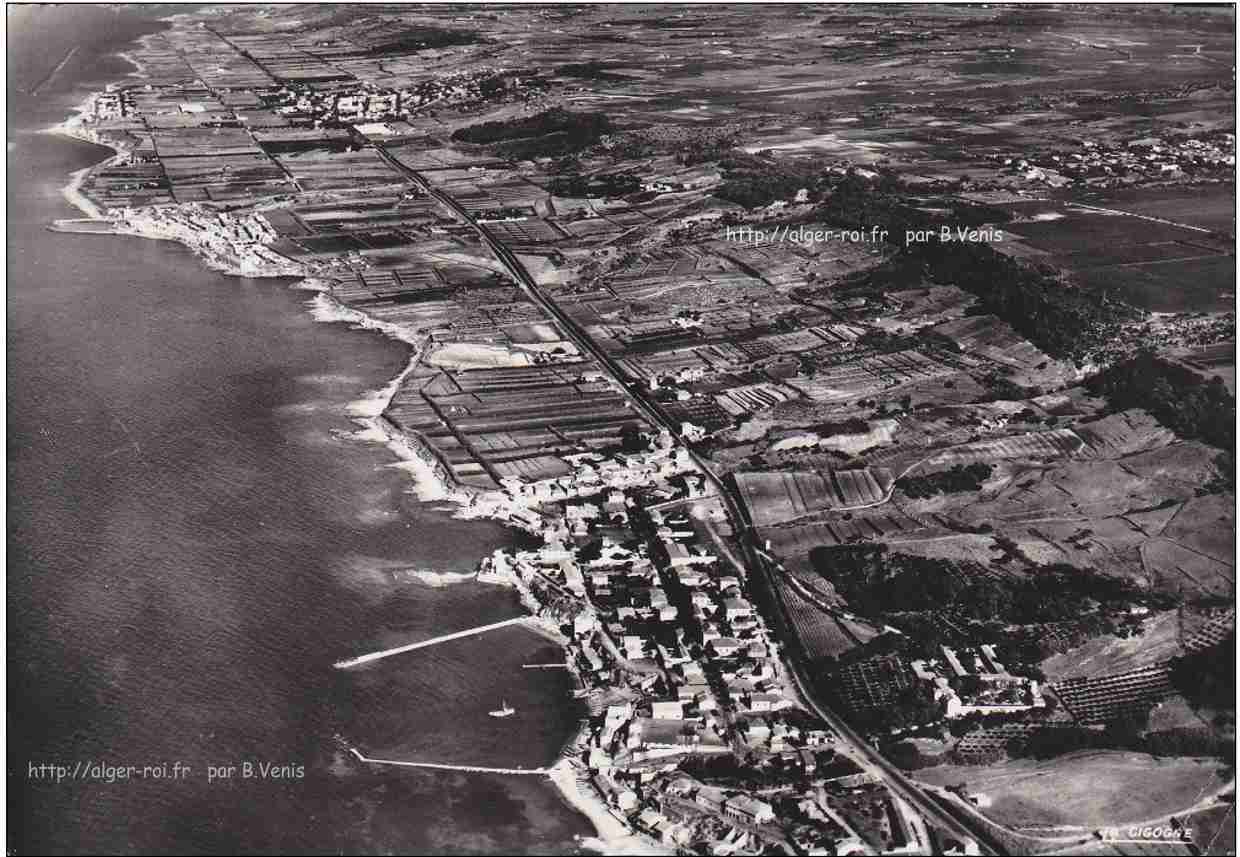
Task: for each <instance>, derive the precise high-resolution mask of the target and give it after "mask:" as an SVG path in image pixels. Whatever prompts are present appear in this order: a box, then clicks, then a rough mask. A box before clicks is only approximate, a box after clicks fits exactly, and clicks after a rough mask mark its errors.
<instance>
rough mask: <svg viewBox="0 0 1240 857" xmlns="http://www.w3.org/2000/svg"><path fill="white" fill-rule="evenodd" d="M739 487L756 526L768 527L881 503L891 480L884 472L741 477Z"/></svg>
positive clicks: (783, 473)
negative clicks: (814, 515)
mask: <svg viewBox="0 0 1240 857" xmlns="http://www.w3.org/2000/svg"><path fill="white" fill-rule="evenodd" d="M736 484H737V487H739V488H740V491H741V496H742V497H743V498H744V499H745V505H746V506H747V507H748V508H749V514H750V516H751V518H752V519H753V522H754V526H757V527H766V526H770V525H772V524H777V523H780V522H782V521H790V520H795V519H797V518H803V517H805V516H807V515H812V514H814V513H816V512H823V511H827V510H830V509H839V508H848V507H856V506H859V505H864V504H867V503H877V502H880V501H881V500H882V499H883V498H884V496H885V495H886V490H887V487H890V484H891V476H890V474H889V473H887V472H886V471H885V470H883V469H882V468H873V469H872V468H868V467H866V468H862V469H859V470H836V471H827V472H825V473H820V472H815V471H791V472H774V473H738V474H736Z"/></svg>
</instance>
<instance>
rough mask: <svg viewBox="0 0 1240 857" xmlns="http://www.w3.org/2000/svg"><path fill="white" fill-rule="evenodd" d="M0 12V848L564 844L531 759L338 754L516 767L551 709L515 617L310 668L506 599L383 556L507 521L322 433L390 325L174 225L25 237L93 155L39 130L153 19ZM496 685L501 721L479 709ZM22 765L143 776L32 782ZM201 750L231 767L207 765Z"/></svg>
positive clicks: (378, 449) (454, 626) (491, 531)
mask: <svg viewBox="0 0 1240 857" xmlns="http://www.w3.org/2000/svg"><path fill="white" fill-rule="evenodd" d="M135 8H137V7H135ZM144 14H147V15H151V14H158V12H157V11H154V10H152V8H151V7H146V9H145V10H144ZM8 15H9V17H8V53H7V63H8V86H9V90H8V97H9V117H8V118H9V126H8V127H9V131H8V135H9V136H8V141H7V142H8V149H9V151H8V162H7V169H8V200H7V201H8V218H9V219H8V236H7V240H8V270H7V274H8V289H7V310H8V329H7V337H6V351H7V357H8V376H7V381H8V384H7V402H6V403H7V406H8V426H7V428H8V462H9V464H8V557H7V559H8V590H7V594H8V620H9V626H8V627H9V636H8V670H9V673H8V675H9V679H8V694H9V703H8V723H9V744H8V777H9V779H8V783H9V801H10V804H9V809H10V813H9V841H8V849H9V850H10V851H12V852H17V853H48V852H54V853H135V854H137V853H150V852H164V851H176V852H184V853H209V854H215V853H225V852H227V853H264V852H265V853H270V852H276V851H306V852H310V853H328V852H332V853H338V852H364V853H391V852H417V851H427V850H429V851H435V852H448V853H480V852H512V851H516V852H539V853H552V852H564V851H571V850H574V847H575V846H574V836H576V835H580V834H588V833H589V832H590V829H589V826H588V824H587V823H586V821H585V820H584V819H583V818H581V817H580V816H579V815H577V814H576V813H575V812H573V811H572V810H571V809H569V808H568V807H567V806H565V805H564V804H563V802H562V801H561V800H560V797H559V795H558V794H557V793H556V792H555V791H554V789H553V788H552V787H551V786H550V784H549V783H546V782H544V781H542V780H540V779H538V778H534V777H508V778H502V777H490V776H478V775H467V774H462V775H457V774H438V773H425V772H414V771H375V770H363V769H360V768H358V767H357V766H355V765H353V764H350V763H349V762H348V761H347V760H346V759H345V758H344V756H343V754H342V753H341V752H340V750H339V748H338V747H337V745H336V744H335V743H334V742H333V740H332V736H333V735H335V734H337V733H339V734H341V735H343V736H345V737H347V738H348V739H350V740H351V741H353V742H355V743H357V744H358V745H359V746H361V747H363V748H365V749H366V750H367V751H370V752H371V754H372V755H376V756H385V757H389V758H403V759H412V760H425V761H435V762H458V761H459V762H473V763H484V764H491V765H501V766H516V765H523V766H526V767H534V766H537V765H541V764H545V763H547V762H549V761H551V760H553V759H554V757H555V755H556V753H557V752H558V750H559V749H560V747H561V746H562V744H563V742H564V741H565V740H566V738H567V737H568V736H569V735H570V734H571V732H572V731H573V729H574V727H575V724H576V719H577V717H578V716H579V714H580V711H579V710H578V709H577V708H576V707H574V705H573V704H572V703H571V700H570V699H569V694H568V687H567V679H566V677H565V676H564V675H563V674H561V673H559V672H557V671H549V670H522V669H521V668H520V665H521V664H522V663H526V662H530V661H540V660H541V661H545V660H548V659H553V658H557V657H558V651H557V650H556V648H555V647H554V646H551V645H549V644H548V643H546V642H545V641H543V640H541V639H540V638H538V637H536V636H534V635H532V634H530V633H529V632H528V631H525V630H523V629H520V628H514V629H504V630H501V631H498V632H494V633H492V634H490V635H486V636H483V637H481V638H478V639H475V640H469V641H459V642H454V643H449V644H445V645H442V646H438V647H434V648H431V649H428V650H426V651H423V652H418V653H413V654H410V655H408V656H404V657H398V658H392V659H389V660H387V661H383V662H381V663H380V664H377V665H374V666H372V667H369V668H366V669H363V670H359V671H356V672H353V673H341V672H339V671H336V670H333V669H332V668H331V664H332V662H333V661H335V660H337V659H339V658H341V657H344V656H347V655H349V654H354V653H360V652H364V651H369V650H372V649H377V648H383V647H385V646H389V645H393V644H398V643H402V642H408V641H414V640H418V639H425V638H427V637H430V636H434V635H435V634H438V633H443V632H447V631H452V630H459V629H462V628H466V627H470V626H473V625H476V624H480V623H484V622H489V621H494V620H497V619H501V618H506V617H509V616H514V615H519V613H520V608H519V606H518V605H517V603H516V600H515V598H514V597H513V596H512V595H511V594H510V593H509V592H507V591H506V590H501V589H496V588H491V587H484V586H480V585H478V584H475V583H472V582H468V583H463V584H455V585H450V586H444V587H440V588H436V587H433V586H429V585H426V584H424V583H422V582H419V581H418V580H417V579H414V578H410V577H409V576H408V575H407V574H404V573H403V572H406V571H407V570H410V569H413V570H419V571H432V572H465V571H471V570H472V569H473V568H474V566H475V564H476V563H477V561H478V559H479V558H480V557H481V556H483V555H484V554H485V553H487V552H489V551H490V550H492V549H494V548H496V547H501V546H505V545H510V544H512V543H513V539H514V536H513V534H512V533H511V532H509V531H507V530H505V529H503V528H501V527H499V526H498V525H494V524H489V523H479V522H461V521H456V520H453V519H452V518H451V517H449V516H448V514H446V513H445V512H444V511H442V510H439V509H436V508H434V506H433V504H432V505H427V504H423V503H420V502H418V501H417V500H416V499H415V498H414V497H412V496H411V495H410V494H409V493H408V487H409V481H408V477H407V476H406V475H405V474H404V473H402V472H401V471H399V470H395V469H393V468H392V467H391V465H392V464H393V463H394V458H393V457H392V455H391V454H390V453H389V452H388V451H387V450H386V449H384V448H383V447H382V446H378V445H374V444H368V443H364V442H361V441H359V440H356V439H352V438H350V437H349V435H350V434H352V433H356V432H357V431H358V426H357V425H356V424H355V423H354V422H353V420H352V419H351V418H350V413H351V410H350V408H351V405H353V403H356V402H359V401H363V400H365V399H366V398H367V397H368V396H369V395H371V394H372V393H373V391H376V390H378V389H380V388H382V387H383V386H384V385H385V384H386V383H387V382H388V380H389V379H390V378H391V377H393V376H394V375H395V374H397V373H398V372H399V371H400V370H401V368H402V367H403V365H404V363H405V361H406V360H407V358H408V352H407V349H406V348H405V347H404V346H402V345H400V344H398V343H394V342H391V341H389V340H387V339H384V338H382V337H379V336H377V335H375V334H370V333H362V332H357V331H352V330H349V329H348V328H346V327H345V326H343V325H338V324H334V325H326V324H320V323H316V322H314V321H313V320H312V319H311V318H310V316H309V314H308V313H307V311H306V309H305V301H306V299H307V294H306V293H304V292H298V291H295V290H292V289H289V288H287V284H286V283H283V282H276V281H258V280H244V279H234V278H228V277H222V276H218V275H215V274H212V273H210V272H208V271H206V270H205V269H204V268H203V267H202V266H201V265H200V264H199V263H198V262H197V261H196V260H195V259H194V258H193V257H192V256H191V255H190V254H189V253H188V252H186V251H185V250H183V249H182V248H180V247H179V246H177V245H172V244H168V243H164V242H153V241H145V240H142V239H136V238H115V237H95V236H82V235H63V234H55V233H52V232H49V231H47V230H46V229H45V225H46V224H47V223H48V222H49V221H50V220H52V219H54V218H58V217H73V216H76V215H75V212H74V210H72V209H71V208H70V207H69V206H68V205H67V204H66V203H65V202H64V200H63V199H62V198H61V196H60V193H59V188H60V187H61V186H62V185H63V184H64V183H65V181H66V179H67V176H68V174H69V173H70V172H71V171H73V170H76V169H79V168H81V167H83V166H86V165H89V164H91V163H94V162H96V161H98V160H101V159H102V158H103V157H104V156H106V155H107V154H108V153H107V151H106V150H103V149H100V148H97V147H94V146H90V145H87V144H82V143H76V142H74V141H70V140H65V139H62V138H57V137H52V136H48V135H42V134H38V133H35V132H36V130H37V129H39V128H42V127H46V126H48V125H51V124H53V123H55V122H57V121H59V120H60V119H62V118H63V117H64V116H65V115H66V114H67V112H68V109H69V108H70V107H71V106H72V105H73V104H75V103H77V102H79V101H80V100H81V99H82V98H83V97H84V96H85V95H86V94H87V92H88V91H90V90H91V89H94V88H98V87H100V86H102V84H103V83H104V82H106V81H108V80H114V79H116V78H118V77H120V76H122V75H123V74H125V73H126V72H127V71H128V70H129V69H130V66H129V65H128V64H127V63H125V62H124V61H123V60H120V59H119V58H116V57H115V56H111V55H110V54H112V53H113V52H114V51H116V50H118V49H121V48H122V47H123V46H124V43H125V42H127V41H128V40H130V39H132V38H134V37H135V36H137V35H140V34H141V33H143V32H149V31H151V30H153V29H156V28H157V27H158V25H157V24H154V23H153V22H152V21H150V20H142V19H141V18H139V17H138V16H137V14H136V13H134V12H121V13H116V12H114V11H111V10H109V9H105V8H101V7H81V6H79V7H10V8H9V12H8ZM74 45H77V46H79V50H78V51H77V52H76V53H75V54H73V56H72V57H71V58H70V60H69V62H68V63H66V64H65V66H64V68H62V69H61V70H60V71H59V72H57V73H56V74H55V75H53V76H52V77H51V79H50V80H46V81H45V80H44V79H45V78H46V77H47V75H48V73H49V72H50V71H51V70H52V69H53V68H54V67H55V66H56V64H57V63H59V62H60V61H61V60H62V59H63V58H64V56H65V55H66V53H67V52H68V51H69V49H70V48H72V47H73V46H74ZM41 81H44V82H43V83H42V84H41V85H39V86H37V90H36V93H35V94H34V95H30V94H29V93H28V91H27V90H29V89H30V88H32V87H35V86H36V84H39V83H40V82H41ZM501 696H503V697H506V698H507V699H508V701H509V702H511V703H513V704H514V705H515V706H516V707H517V709H518V715H517V716H516V717H513V718H509V719H507V720H494V719H492V718H489V717H488V716H487V714H486V712H487V710H488V709H490V708H494V707H495V705H496V703H497V702H498V701H499V699H500V697H501ZM178 762H179V763H180V764H181V765H183V766H188V767H189V768H190V771H191V772H190V773H189V775H188V776H185V777H183V778H182V779H180V780H176V781H173V780H171V779H170V775H171V770H172V766H173V765H174V764H176V763H178ZM246 762H249V763H251V765H252V766H253V768H252V770H253V771H254V773H255V776H252V777H250V778H248V779H247V778H244V777H243V773H244V771H245V768H244V763H246ZM44 763H46V764H55V765H64V766H67V767H68V768H69V769H70V770H72V769H73V768H74V767H75V766H77V765H78V764H79V763H81V765H82V766H86V765H88V764H92V763H93V764H94V765H96V766H98V765H112V766H128V765H134V766H138V768H139V769H140V768H141V767H142V766H162V765H165V764H166V765H167V766H168V769H169V778H165V779H155V778H154V777H153V776H152V777H148V778H142V776H141V774H140V773H139V774H138V775H137V777H136V778H133V779H128V780H117V781H116V782H112V783H108V782H103V781H98V780H91V781H88V782H82V781H77V782H71V781H63V782H59V783H56V782H49V781H47V779H46V778H43V779H40V778H38V776H37V772H36V771H33V770H32V766H38V765H41V764H44ZM260 763H262V764H263V765H275V766H294V770H295V769H296V766H300V767H301V768H302V769H304V775H302V776H300V777H297V776H294V777H292V778H283V779H274V778H263V777H262V776H259V775H258V771H259V765H260ZM209 766H215V767H217V768H227V767H228V766H236V773H235V774H234V776H232V777H231V778H226V779H217V780H216V781H214V782H209V781H208V767H209ZM152 773H154V771H153V772H152Z"/></svg>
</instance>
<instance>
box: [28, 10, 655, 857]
mask: <svg viewBox="0 0 1240 857" xmlns="http://www.w3.org/2000/svg"><path fill="white" fill-rule="evenodd" d="M178 17H181V16H179V15H177V16H173V17H172V19H170V20H172V21H173V22H174V23H175V20H176V18H178ZM141 44H142V45H143V46H145V44H146V41H145V39H144V40H142V42H141ZM121 56H122V57H123V58H124V59H125V60H126V61H128V62H130V63H132V64H133V65H134V67H135V70H134V71H133V72H130V73H129V74H128V75H127V77H128V78H140V77H141V76H142V74H143V72H144V69H145V67H144V65H143V64H142V62H141V61H140V60H138V59H137V58H136V57H135V56H134V55H133V54H131V53H124V54H121ZM92 112H93V96H92V97H91V98H88V99H87V100H86V101H84V102H82V103H81V104H80V105H78V106H77V107H76V108H75V111H74V114H73V115H71V116H70V117H68V118H66V119H65V120H64V121H63V122H61V123H59V124H57V125H54V126H52V127H50V128H47V129H44V131H43V133H51V134H57V135H61V136H65V137H69V138H72V139H75V140H80V141H84V142H90V143H93V144H96V145H101V146H106V147H108V148H110V149H111V150H112V155H111V156H110V157H108V158H105V159H103V160H101V161H100V162H99V163H98V164H95V165H94V166H91V167H85V168H83V169H80V170H77V171H75V172H74V173H72V174H71V176H70V178H69V182H68V184H66V185H65V186H64V187H63V188H62V189H61V193H62V194H63V196H64V198H65V200H66V201H68V202H69V203H70V204H71V205H73V206H74V207H75V208H76V209H78V210H79V211H81V212H82V214H83V215H84V216H85V217H86V218H89V219H91V220H96V221H103V222H112V221H114V218H111V217H109V216H108V215H107V214H106V213H105V212H103V211H102V210H101V209H100V208H99V206H98V205H97V204H96V203H95V202H94V201H92V200H91V199H90V198H89V197H88V196H87V195H86V193H85V192H84V191H83V187H84V184H85V182H86V181H87V179H88V177H89V176H90V175H91V173H92V171H94V170H95V169H97V168H98V167H99V166H100V165H102V164H107V163H111V162H114V161H115V160H116V159H118V158H122V157H124V152H123V150H122V149H120V148H118V146H117V145H114V144H113V143H112V141H109V140H107V139H106V138H104V137H101V136H100V135H99V134H98V132H96V131H95V130H94V129H93V128H90V127H89V126H88V125H87V123H86V121H85V117H87V116H89V115H91V113H92ZM115 231H116V233H117V234H124V235H133V236H137V237H145V238H158V239H165V240H177V241H180V242H181V243H182V244H185V246H187V247H189V249H190V250H191V251H193V252H195V255H197V256H198V257H199V258H200V259H202V261H203V262H204V263H205V264H206V265H207V266H208V267H211V268H214V269H216V270H220V271H221V273H225V274H234V275H239V272H236V271H231V270H223V269H222V266H221V265H220V264H219V263H218V262H215V261H214V260H213V259H211V258H206V257H204V254H203V253H202V252H200V251H199V250H198V249H196V248H195V247H193V246H191V245H190V244H188V243H187V242H185V241H183V240H181V239H179V238H176V237H173V236H171V235H167V234H158V233H155V232H148V231H147V230H144V229H142V228H141V226H140V225H133V224H127V225H117V227H116V230H115ZM247 276H253V274H248V275H247ZM267 276H288V274H287V273H272V274H268V275H267ZM330 286H331V283H330V281H329V280H326V279H322V278H316V277H313V276H310V277H302V278H301V279H299V280H298V281H297V282H296V283H294V284H293V286H292V287H293V288H297V289H302V290H307V291H314V292H316V294H315V295H314V297H313V298H311V299H310V300H309V301H307V306H308V308H309V310H310V313H311V315H312V316H313V317H314V319H315V320H316V321H320V322H324V323H337V322H344V323H346V324H351V325H353V326H355V327H357V328H359V329H365V330H374V331H377V332H380V333H383V334H384V335H386V336H388V337H390V338H392V339H396V340H399V341H401V342H404V343H406V344H407V345H409V346H410V347H411V349H412V351H413V353H412V354H411V357H410V361H409V363H408V364H407V366H406V368H405V369H404V370H403V371H402V372H401V373H400V374H398V375H397V376H396V377H395V378H393V379H392V381H391V382H389V383H388V384H387V385H386V386H385V387H384V388H383V389H382V390H378V391H375V393H374V394H372V395H370V396H368V397H367V398H366V399H365V400H363V401H360V402H357V403H355V404H354V406H353V407H352V408H351V409H350V410H351V414H350V415H351V416H352V417H353V419H354V421H355V422H356V423H357V425H358V426H359V428H360V431H358V432H356V433H354V434H352V435H351V438H352V439H354V440H360V441H366V442H371V443H380V444H383V445H384V446H386V447H387V448H388V449H389V450H390V451H391V452H392V453H393V455H395V456H396V458H397V459H398V461H397V462H396V463H394V464H391V465H389V466H391V467H395V468H398V469H400V470H404V471H405V472H407V473H408V474H409V475H410V477H411V481H412V483H413V487H412V491H413V493H414V494H415V495H416V496H417V497H418V498H419V499H420V500H422V501H437V500H438V501H447V502H448V503H449V504H450V505H451V506H452V507H453V509H454V515H455V516H456V517H459V518H474V517H497V514H498V512H497V509H496V508H491V509H487V510H483V509H478V510H472V509H471V508H470V506H471V501H472V500H473V499H474V498H473V495H472V494H470V493H469V492H467V491H463V490H461V488H460V487H459V486H457V485H456V484H455V483H454V482H453V481H452V480H451V479H450V478H448V477H446V476H445V474H444V473H442V472H441V468H439V467H436V466H435V465H434V464H433V461H434V453H433V452H431V451H430V449H429V448H428V447H427V446H426V445H425V444H423V443H421V442H420V441H419V440H418V439H417V438H416V437H410V436H408V435H407V434H406V433H405V432H403V431H401V430H400V429H399V428H398V427H397V426H395V425H394V424H393V423H391V422H390V421H388V420H387V419H385V418H384V416H383V413H384V411H385V410H386V409H387V406H388V404H389V403H390V402H391V400H392V398H393V397H394V396H395V394H396V392H397V391H398V390H399V387H400V384H401V383H402V382H403V380H404V379H405V377H406V376H407V375H408V374H409V372H411V371H412V370H413V368H414V367H415V366H416V365H417V364H418V363H419V362H420V361H422V360H424V359H425V358H427V357H428V353H429V352H430V351H431V342H430V340H429V339H428V338H427V337H425V336H422V335H420V333H419V332H418V331H416V330H414V329H410V328H408V327H405V326H403V325H399V324H392V323H389V322H384V321H380V320H378V319H376V318H374V317H372V316H370V315H367V314H365V313H363V312H360V311H358V310H355V309H353V308H351V307H347V306H345V305H343V304H341V303H339V302H338V301H336V300H335V298H333V297H332V296H331V294H330ZM436 357H437V358H438V359H437V361H436V362H442V363H445V364H447V365H451V366H453V367H454V368H466V367H468V366H473V365H481V366H492V365H497V364H498V365H526V364H528V363H529V362H530V360H529V356H528V355H527V354H525V353H523V352H513V351H510V350H507V349H496V348H494V347H486V346H478V345H470V344H459V345H456V346H453V347H448V348H441V349H440V350H439V353H438V354H437V355H436ZM507 523H509V524H510V525H513V526H517V523H516V522H513V521H507ZM419 576H420V578H421V579H422V580H423V582H425V583H428V584H430V585H432V586H443V585H450V584H451V583H454V582H456V581H457V580H458V579H471V578H472V576H471V575H453V576H448V575H442V574H437V573H435V572H422V573H420V575H419ZM517 588H518V589H521V590H524V587H522V586H520V585H518V587H517ZM522 596H523V597H522V603H523V604H524V605H525V607H526V608H527V609H529V610H531V611H536V610H537V609H538V606H539V605H538V603H537V601H536V600H534V599H533V597H532V595H531V594H530V593H529V592H527V591H523V592H522ZM531 630H534V631H535V632H536V633H538V634H539V635H540V636H543V637H544V638H546V639H548V640H549V641H552V642H554V643H556V644H557V645H559V646H561V647H564V646H565V644H566V643H567V640H565V638H564V637H563V635H562V634H561V633H560V632H559V630H558V628H555V627H554V626H552V625H551V624H549V623H548V624H543V623H536V624H535V625H534V626H532V627H531ZM588 734H589V733H588V726H586V727H583V728H582V729H581V730H580V731H579V732H578V733H577V734H575V735H574V736H573V738H572V739H571V740H570V741H569V742H568V744H566V747H565V749H564V751H562V752H563V754H564V756H569V755H571V754H572V753H573V752H575V751H577V750H581V749H584V746H585V740H586V738H587V736H588ZM550 780H551V782H552V783H554V785H555V786H556V788H557V789H558V791H559V792H560V794H561V795H562V796H563V798H564V800H565V801H566V803H567V804H568V805H569V806H571V807H573V808H574V809H575V810H576V811H578V812H580V813H581V814H582V815H583V816H585V817H586V819H587V820H589V822H590V823H591V824H592V825H593V827H594V828H595V831H596V834H597V835H596V836H593V837H586V838H583V839H581V840H580V844H581V845H582V847H584V848H588V849H590V850H593V851H598V852H601V853H607V854H640V855H647V854H671V853H673V851H672V850H671V849H668V848H666V847H663V846H661V845H660V844H659V843H657V842H655V841H654V840H653V839H651V838H650V837H649V836H646V835H644V834H641V833H637V832H635V831H633V830H631V829H630V828H629V827H628V825H626V824H625V823H624V822H623V821H622V820H621V819H620V818H618V817H617V816H615V815H613V814H612V812H611V811H610V810H609V808H608V806H607V805H606V803H605V802H604V800H603V799H602V797H601V796H600V795H599V794H598V793H597V792H596V791H595V790H594V789H593V788H590V787H588V786H583V785H582V784H581V783H579V782H578V779H577V768H576V767H575V765H574V763H573V762H572V761H570V760H569V759H568V758H566V757H562V758H561V759H560V760H559V761H558V762H557V763H556V764H555V765H554V766H553V768H552V774H551V775H550Z"/></svg>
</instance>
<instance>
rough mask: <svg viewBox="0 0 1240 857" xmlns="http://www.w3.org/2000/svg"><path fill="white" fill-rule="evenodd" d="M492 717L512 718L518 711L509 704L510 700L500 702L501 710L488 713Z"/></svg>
mask: <svg viewBox="0 0 1240 857" xmlns="http://www.w3.org/2000/svg"><path fill="white" fill-rule="evenodd" d="M488 713H489V714H490V715H491V716H492V717H511V716H512V715H514V714H516V713H517V709H515V708H513V707H512V706H511V705H509V704H508V700H506V699H503V700H500V703H499V708H497V709H495V710H494V711H490V712H488Z"/></svg>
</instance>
